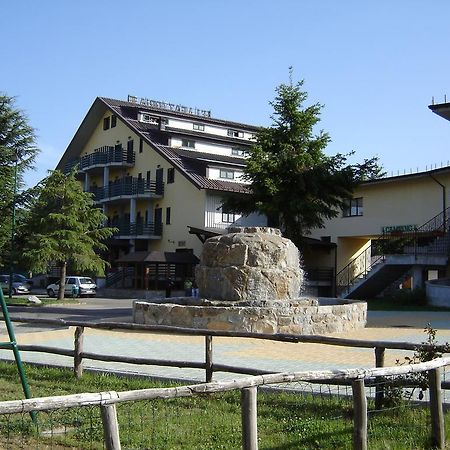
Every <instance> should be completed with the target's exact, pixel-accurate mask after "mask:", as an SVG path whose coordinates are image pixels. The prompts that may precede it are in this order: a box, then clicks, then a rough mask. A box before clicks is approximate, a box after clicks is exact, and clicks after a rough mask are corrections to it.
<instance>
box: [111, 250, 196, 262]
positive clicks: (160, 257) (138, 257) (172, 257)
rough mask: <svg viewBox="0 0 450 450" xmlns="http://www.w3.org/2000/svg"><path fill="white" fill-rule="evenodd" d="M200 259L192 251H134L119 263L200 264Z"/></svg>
mask: <svg viewBox="0 0 450 450" xmlns="http://www.w3.org/2000/svg"><path fill="white" fill-rule="evenodd" d="M199 261H200V260H199V259H198V258H197V257H196V256H195V255H194V254H193V253H191V252H156V251H151V252H133V253H128V255H124V256H121V257H120V258H119V259H117V262H118V263H150V264H151V263H162V264H198V263H199Z"/></svg>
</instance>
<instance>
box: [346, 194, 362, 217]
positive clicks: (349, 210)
mask: <svg viewBox="0 0 450 450" xmlns="http://www.w3.org/2000/svg"><path fill="white" fill-rule="evenodd" d="M363 212H364V208H363V198H362V197H358V198H352V199H351V200H349V201H347V204H346V206H345V208H344V210H343V216H344V217H353V216H362V215H363Z"/></svg>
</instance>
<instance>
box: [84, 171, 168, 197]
mask: <svg viewBox="0 0 450 450" xmlns="http://www.w3.org/2000/svg"><path fill="white" fill-rule="evenodd" d="M91 192H92V193H93V194H94V199H95V201H97V202H99V201H103V200H108V199H111V198H115V197H153V196H158V197H159V196H162V195H163V194H164V184H163V183H162V182H156V181H153V180H151V181H146V180H144V179H143V178H135V177H125V178H122V179H120V180H118V181H115V182H113V183H111V184H109V185H108V186H100V187H93V188H91Z"/></svg>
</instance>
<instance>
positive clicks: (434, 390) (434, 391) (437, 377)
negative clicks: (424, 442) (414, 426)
mask: <svg viewBox="0 0 450 450" xmlns="http://www.w3.org/2000/svg"><path fill="white" fill-rule="evenodd" d="M441 370H442V369H441V368H440V367H438V368H436V369H431V370H429V371H428V382H429V385H430V415H431V433H432V439H433V445H434V446H435V447H436V448H445V425H444V411H443V407H442V389H441Z"/></svg>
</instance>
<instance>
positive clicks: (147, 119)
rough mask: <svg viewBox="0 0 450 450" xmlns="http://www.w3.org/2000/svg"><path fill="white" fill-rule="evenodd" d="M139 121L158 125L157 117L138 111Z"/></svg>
mask: <svg viewBox="0 0 450 450" xmlns="http://www.w3.org/2000/svg"><path fill="white" fill-rule="evenodd" d="M139 121H140V122H145V123H149V124H151V125H159V119H158V118H157V117H154V116H152V115H150V114H146V113H140V114H139Z"/></svg>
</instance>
